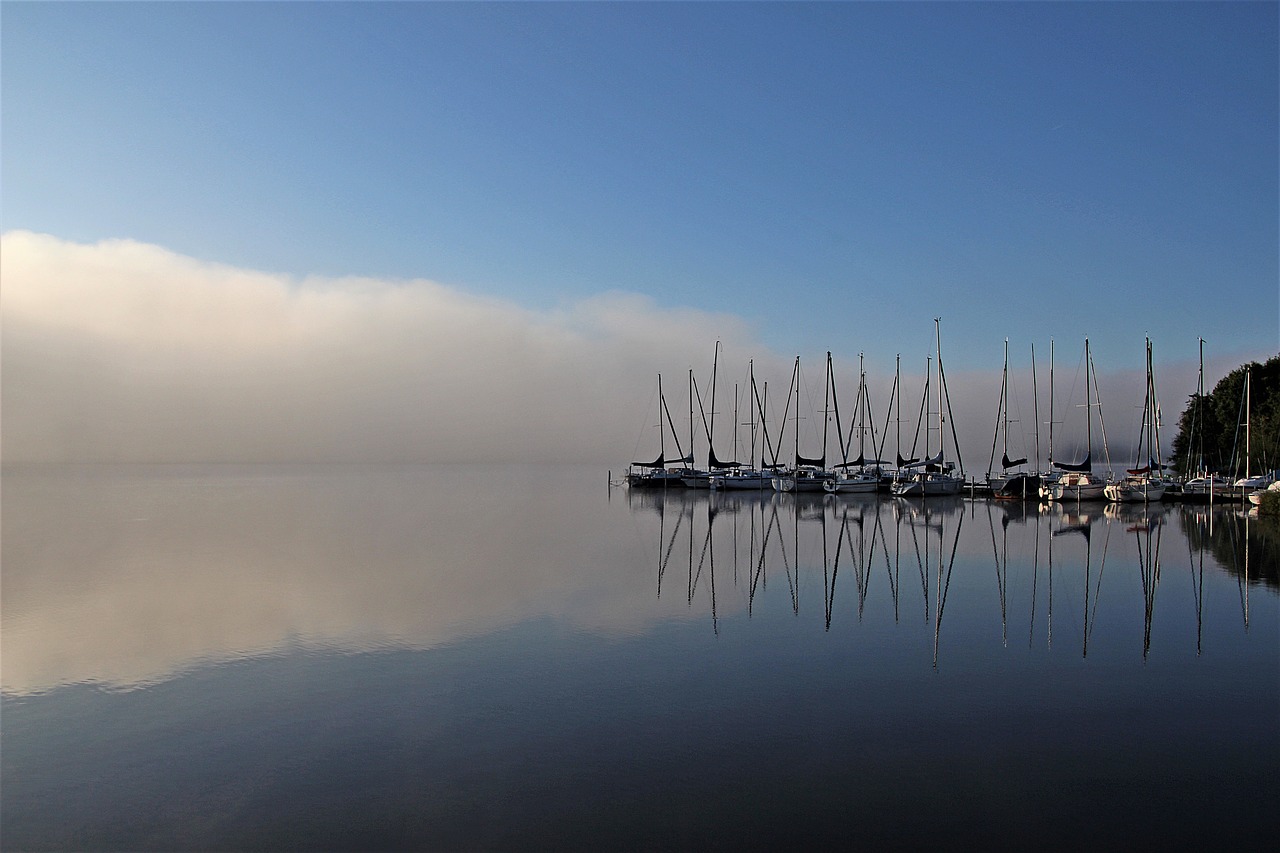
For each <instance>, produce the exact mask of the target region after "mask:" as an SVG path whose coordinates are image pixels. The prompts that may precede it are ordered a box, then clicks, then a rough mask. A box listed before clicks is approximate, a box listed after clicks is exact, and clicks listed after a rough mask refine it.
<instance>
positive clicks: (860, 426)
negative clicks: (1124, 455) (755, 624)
mask: <svg viewBox="0 0 1280 853" xmlns="http://www.w3.org/2000/svg"><path fill="white" fill-rule="evenodd" d="M934 328H935V346H936V351H935V356H936V359H935V358H934V357H930V358H929V360H928V364H927V367H926V374H925V380H924V390H923V395H922V399H921V402H920V410H919V413H918V416H917V420H916V431H915V435H914V437H913V439H912V442H911V453H910V455H909V456H908V457H905V458H904V457H903V455H902V448H903V446H904V445H903V442H902V435H901V424H902V418H901V417H900V416H899V417H897V418H896V421H895V423H896V427H897V429H896V432H897V444H898V450H897V452H896V454H895V455H896V459H895V462H894V463H893V464H891V463H890V462H889V461H888V460H886V459H885V458H884V449H885V443H886V439H887V437H888V432H889V414H888V413H889V412H892V411H893V410H894V409H895V406H896V408H897V409H898V410H899V412H900V409H901V393H900V389H901V381H900V380H901V359H900V358H899V359H898V364H897V366H896V367H895V376H894V382H893V389H892V391H891V394H890V402H889V407H888V410H887V412H886V418H885V422H884V426H883V429H882V430H881V431H880V434H879V437H878V438H877V434H876V429H875V424H874V421H873V419H872V417H871V403H870V395H869V393H868V391H867V382H866V372H865V370H864V369H863V368H862V364H861V357H859V382H858V393H857V401H856V403H855V406H854V413H853V417H851V418H850V419H849V422H848V424H847V430H846V424H845V423H844V419H843V418H842V416H841V411H840V404H839V397H838V395H837V393H836V382H835V374H834V372H833V369H832V359H831V353H829V352H828V353H827V358H826V374H825V378H824V394H823V404H822V422H823V426H822V431H821V452H820V454H819V455H817V456H806V455H804V453H802V449H801V435H800V432H801V431H800V420H801V415H800V389H801V378H800V358H799V356H797V357H796V360H795V365H794V368H793V371H792V375H791V380H790V383H789V385H788V389H787V395H786V402H785V404H784V407H783V411H782V415H781V417H780V419H778V421H777V423H778V433H777V435H776V436H774V435H772V434H771V433H770V430H769V428H768V426H767V424H768V423H769V418H768V415H769V412H768V402H769V400H768V384H767V383H764V384H763V386H760V385H757V383H756V379H755V374H754V365H753V363H749V364H748V386H749V387H748V389H747V392H746V399H747V405H748V415H749V418H750V419H749V421H746V422H740V421H739V418H740V417H741V413H740V412H739V411H738V403H737V401H738V400H739V396H738V393H737V389H736V386H735V395H734V397H735V407H734V421H735V429H734V452H733V456H734V458H733V459H731V460H728V461H724V460H721V459H720V458H718V457H717V455H716V451H715V443H714V438H713V436H714V435H716V432H715V417H716V408H715V400H716V375H717V371H718V366H719V348H720V345H719V342H718V341H717V342H716V350H715V358H714V360H713V364H712V378H711V387H710V389H709V395H710V396H709V401H708V400H704V398H703V396H702V394H701V392H700V391H699V389H698V385H697V381H696V380H695V378H694V375H693V371H692V369H691V370H690V371H689V433H688V452H687V453H686V451H685V446H684V444H683V443H682V442H681V440H680V437H679V434H678V432H677V430H676V428H675V421H674V420H673V418H672V417H671V412H670V409H669V408H668V406H667V402H666V398H665V396H664V395H663V391H662V378H661V376H659V377H658V399H659V409H660V414H659V418H660V420H659V424H658V428H659V434H660V439H659V441H660V445H661V449H660V452H659V455H658V458H657V459H655V460H654V461H652V462H633V463H632V465H631V467H630V468H629V470H628V474H627V483H628V484H629V485H631V486H632V487H636V488H646V487H648V488H653V487H657V488H669V487H684V488H695V489H696V488H706V489H716V490H768V489H772V490H774V491H778V492H826V493H830V494H875V493H888V494H892V495H894V496H897V497H904V498H927V497H936V496H947V495H958V494H961V493H962V492H965V491H968V492H970V493H971V494H977V493H978V492H981V493H983V494H990V495H991V496H992V497H995V498H997V499H1002V500H1038V501H1042V502H1046V503H1067V502H1071V503H1077V502H1083V501H1102V500H1106V501H1110V502H1113V503H1153V502H1156V501H1160V500H1162V499H1164V498H1165V496H1166V495H1173V494H1177V495H1180V496H1185V497H1186V498H1187V499H1193V500H1194V499H1198V498H1201V497H1209V498H1212V497H1213V496H1215V495H1216V496H1217V497H1218V498H1219V499H1230V498H1233V497H1234V498H1237V499H1238V498H1240V497H1242V496H1244V495H1246V494H1248V493H1250V492H1255V491H1258V490H1261V489H1264V488H1266V487H1267V486H1268V485H1270V484H1271V483H1273V482H1274V480H1275V477H1274V475H1272V476H1268V477H1262V478H1257V477H1252V476H1251V474H1250V472H1249V471H1248V460H1249V449H1248V442H1249V438H1248V421H1249V417H1248V407H1249V403H1248V393H1249V377H1248V374H1247V373H1246V379H1245V399H1244V400H1243V401H1242V410H1243V417H1244V421H1243V426H1244V428H1245V466H1246V470H1245V477H1244V478H1241V479H1240V480H1239V481H1235V480H1228V479H1225V478H1221V477H1218V476H1216V475H1213V474H1209V473H1208V472H1207V471H1202V472H1199V476H1196V477H1192V478H1190V479H1188V480H1187V481H1185V482H1178V481H1176V480H1174V478H1172V477H1171V476H1169V471H1170V470H1171V469H1170V466H1167V465H1164V464H1163V463H1162V462H1161V461H1160V460H1161V459H1162V458H1163V448H1162V447H1161V444H1160V434H1159V428H1160V406H1159V399H1158V395H1157V392H1156V383H1155V375H1154V368H1153V358H1152V345H1151V340H1150V338H1147V339H1146V347H1145V348H1146V364H1145V369H1146V386H1145V392H1144V399H1143V406H1142V420H1141V425H1140V429H1139V436H1138V441H1137V443H1136V445H1135V460H1134V463H1133V466H1132V467H1130V468H1126V469H1124V471H1123V475H1122V476H1120V477H1119V478H1116V477H1114V476H1113V475H1112V473H1111V472H1112V470H1113V469H1112V465H1111V454H1110V449H1109V446H1108V444H1107V438H1106V427H1105V424H1104V422H1103V420H1102V407H1101V402H1100V398H1101V394H1100V392H1099V388H1098V378H1097V371H1096V369H1095V367H1094V364H1093V357H1092V353H1091V351H1090V345H1089V339H1088V338H1085V341H1084V358H1083V367H1084V379H1085V381H1084V386H1085V388H1084V396H1085V404H1084V409H1085V424H1084V430H1085V445H1084V452H1083V458H1082V459H1079V461H1063V460H1062V459H1061V458H1059V457H1057V456H1055V447H1054V427H1055V425H1056V424H1058V423H1060V421H1058V420H1056V418H1055V412H1054V400H1055V395H1054V388H1053V381H1054V365H1053V359H1054V352H1053V342H1052V341H1051V342H1050V351H1049V419H1048V433H1049V440H1048V461H1049V465H1048V468H1047V469H1043V470H1032V469H1031V468H1030V467H1029V464H1028V463H1029V459H1028V456H1027V454H1026V452H1025V448H1024V451H1023V453H1022V455H1021V456H1017V457H1016V458H1011V457H1010V444H1009V436H1010V430H1009V424H1010V421H1011V418H1010V399H1011V396H1012V395H1011V389H1010V383H1009V345H1008V340H1007V339H1006V341H1005V357H1004V370H1003V373H1002V376H1001V388H1000V403H999V410H998V413H997V421H996V427H995V430H994V433H993V440H992V449H991V460H990V463H989V465H988V469H987V474H986V477H985V480H983V481H979V480H977V479H974V480H967V479H966V477H965V472H964V465H963V461H962V459H961V457H960V450H959V441H958V438H957V435H956V429H955V422H954V419H953V418H952V417H951V402H950V394H949V391H948V389H947V380H946V372H945V370H944V368H943V362H942V332H941V323H940V321H939V320H937V319H935V320H934ZM1203 343H1204V342H1203V340H1202V341H1201V369H1200V394H1199V396H1200V397H1201V398H1202V397H1203V382H1204V379H1203V375H1204V368H1203V363H1204V361H1203ZM935 361H936V365H935ZM1031 370H1032V381H1033V383H1034V381H1035V376H1036V371H1035V348H1034V346H1033V347H1032V350H1031ZM1033 396H1034V398H1035V403H1034V405H1035V409H1036V411H1035V420H1036V431H1035V435H1036V438H1035V443H1036V449H1035V456H1036V458H1037V459H1039V458H1040V448H1039V424H1040V413H1039V395H1038V392H1036V391H1035V390H1034V389H1033ZM707 402H709V403H710V414H709V415H708V411H707V406H706V405H705V404H706V403H707ZM695 407H696V410H697V411H696V414H695ZM1095 420H1096V421H1097V426H1098V429H1099V432H1100V434H1101V438H1102V449H1103V452H1104V456H1105V460H1106V464H1105V473H1103V474H1099V473H1097V472H1095V470H1094V461H1093V448H1094V422H1095ZM699 422H700V423H701V425H702V427H703V431H704V434H705V439H706V447H707V467H705V468H698V467H697V466H696V464H695V456H694V451H693V446H694V439H695V435H694V429H695V424H696V423H699ZM833 422H834V427H835V435H836V439H837V441H836V444H837V445H838V452H839V461H835V462H832V461H830V460H829V455H830V449H829V448H830V441H829V436H830V432H831V430H830V428H831V426H832V423H833ZM736 425H743V426H746V425H749V426H750V428H751V443H750V448H749V450H748V460H749V461H747V462H740V461H738V460H737V458H736V457H737V456H738V450H739V448H738V446H737V438H738V431H737V426H736ZM788 425H791V427H792V435H791V444H792V447H791V460H792V461H791V462H790V463H786V462H783V461H781V457H782V455H783V445H784V443H785V442H786V438H787V436H786V431H787V428H788ZM855 432H856V433H857V440H856V442H855V440H854V433H855ZM667 435H670V436H671V438H672V440H673V441H674V443H675V445H676V451H677V455H676V456H675V457H668V456H667V448H666V436H667ZM868 435H870V447H869V448H868V442H867V438H868ZM922 435H923V453H922V454H921V455H919V456H917V455H916V451H917V450H918V449H919V448H920V447H921V437H922ZM935 435H936V441H935V439H934V436H935ZM948 435H949V437H950V441H949V442H948ZM1001 442H1003V443H1002V444H1001ZM855 444H856V448H855ZM998 444H1000V446H1001V450H1002V453H1001V457H1000V460H999V464H998V465H997V463H996V458H995V454H996V449H997V445H998ZM855 449H856V451H857V456H856V457H855V456H853V453H854V450H855ZM869 450H870V455H868V451H869ZM1255 502H1256V501H1255Z"/></svg>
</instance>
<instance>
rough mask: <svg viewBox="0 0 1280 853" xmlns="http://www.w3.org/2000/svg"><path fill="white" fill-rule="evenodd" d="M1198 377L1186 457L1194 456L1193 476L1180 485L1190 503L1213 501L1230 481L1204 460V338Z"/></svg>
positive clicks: (1189, 466) (1190, 466)
mask: <svg viewBox="0 0 1280 853" xmlns="http://www.w3.org/2000/svg"><path fill="white" fill-rule="evenodd" d="M1199 340H1200V375H1199V378H1198V379H1197V381H1196V396H1195V420H1194V421H1193V423H1192V442H1191V445H1192V447H1191V449H1190V450H1188V456H1189V457H1190V456H1192V455H1193V454H1194V459H1189V460H1188V464H1187V469H1188V474H1194V475H1195V476H1193V477H1191V478H1190V479H1188V480H1187V481H1186V482H1185V483H1183V484H1182V499H1183V500H1191V501H1200V500H1209V501H1210V502H1212V501H1213V498H1214V496H1215V495H1222V494H1225V493H1227V492H1229V491H1230V489H1231V480H1230V479H1229V478H1227V477H1223V476H1220V475H1219V474H1215V473H1213V472H1211V471H1210V470H1209V467H1208V465H1207V464H1206V462H1205V458H1204V432H1205V427H1204V410H1205V405H1206V401H1205V396H1204V338H1200V339H1199Z"/></svg>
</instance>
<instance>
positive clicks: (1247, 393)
mask: <svg viewBox="0 0 1280 853" xmlns="http://www.w3.org/2000/svg"><path fill="white" fill-rule="evenodd" d="M1252 380H1253V366H1252V365H1250V366H1249V367H1246V368H1245V369H1244V478H1245V479H1246V480H1248V479H1249V477H1250V469H1249V421H1250V420H1252V419H1253V418H1252V413H1253V398H1252V395H1253V389H1252V385H1253V382H1252Z"/></svg>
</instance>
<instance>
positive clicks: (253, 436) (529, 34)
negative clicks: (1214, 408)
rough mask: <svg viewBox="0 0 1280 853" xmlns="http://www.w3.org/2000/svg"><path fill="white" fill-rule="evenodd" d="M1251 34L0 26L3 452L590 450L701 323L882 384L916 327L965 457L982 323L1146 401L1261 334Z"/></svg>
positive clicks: (1261, 169)
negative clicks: (966, 415) (1090, 360)
mask: <svg viewBox="0 0 1280 853" xmlns="http://www.w3.org/2000/svg"><path fill="white" fill-rule="evenodd" d="M1278 19H1280V5H1278V4H1276V3H1271V2H1268V3H1186V4H1178V3H1116V4H1107V3H1067V4H1057V3H1025V4H1024V3H989V4H976V3H948V4H932V3H825V4H800V3H788V4H782V3H779V4H772V3H753V4H734V3H692V4H680V3H661V4H658V3H654V4H650V3H629V4H615V3H597V4H589V3H588V4H576V3H563V4H562V3H548V4H502V3H484V4H472V3H430V4H427V3H395V4H375V3H356V4H344V3H324V4H318V3H288V4H274V3H271V4H268V3H235V4H213V3H211V4H201V3H181V4H178V3H171V4H170V3H145V4H130V3H111V4H78V3H59V4H48V3H20V2H19V3H15V2H6V3H4V7H3V17H2V18H0V23H2V25H3V26H2V29H0V39H2V44H0V47H2V48H3V49H2V50H0V109H2V110H3V113H2V119H3V124H2V133H3V136H2V137H0V144H2V146H3V158H2V160H0V163H2V165H0V170H2V171H0V180H2V183H0V186H2V187H3V205H2V207H0V216H2V220H0V227H2V228H3V231H4V233H5V237H4V244H3V255H2V256H0V276H3V280H2V283H3V291H2V295H0V299H2V300H3V301H2V302H0V308H2V309H3V322H4V328H3V335H4V336H3V371H4V374H3V380H4V383H3V394H4V399H3V403H4V408H3V417H4V422H3V427H4V431H3V435H4V447H3V449H4V456H5V459H6V460H15V459H19V458H120V459H137V458H148V457H153V458H183V457H190V458H196V459H217V458H235V459H250V460H253V459H273V458H329V457H333V456H344V457H350V458H473V457H476V456H483V455H485V454H486V453H488V452H490V451H491V450H492V449H494V448H501V452H502V453H509V454H515V455H518V456H529V457H537V458H556V457H559V456H564V455H575V454H577V455H585V456H590V457H591V458H597V459H617V460H619V461H623V462H625V461H627V459H628V458H629V457H630V456H631V455H632V453H633V450H635V448H636V446H637V445H638V444H639V445H643V442H642V441H639V440H638V439H637V435H638V434H639V431H640V426H641V425H642V423H643V418H644V417H645V401H646V399H648V398H649V397H650V396H651V395H652V386H653V384H654V381H655V378H656V374H657V372H659V371H662V372H663V374H664V379H665V380H667V381H670V383H671V384H672V385H675V386H676V387H677V388H680V389H681V390H683V387H684V386H683V385H681V384H680V383H681V382H682V381H683V380H684V377H685V372H686V371H687V370H688V368H689V367H691V366H692V367H693V368H694V369H695V370H696V371H697V372H698V375H699V381H700V383H705V382H706V381H707V380H708V379H709V375H708V374H709V369H710V360H711V352H712V347H713V346H714V342H715V340H716V339H721V340H724V341H725V342H726V345H725V346H726V349H725V352H724V354H723V356H722V365H724V366H725V367H724V368H723V369H724V370H725V372H724V373H722V374H721V379H722V382H725V381H727V382H730V383H731V382H732V381H742V379H743V377H745V374H746V359H747V358H750V357H755V358H756V359H757V364H758V365H761V366H763V367H764V368H766V370H767V371H768V372H770V375H769V377H768V378H769V379H770V381H771V383H773V384H772V385H771V388H779V387H780V386H782V385H785V382H786V380H787V378H788V377H789V374H788V372H787V371H788V368H789V364H790V360H791V359H792V358H794V356H795V355H796V354H801V355H802V356H803V357H804V359H805V360H806V365H807V366H806V371H807V373H808V381H809V382H810V383H811V384H812V383H817V384H819V386H820V383H821V366H820V363H819V360H820V359H821V357H822V355H823V354H824V353H825V352H826V351H827V350H832V351H833V352H834V353H835V354H836V357H837V358H838V359H840V360H841V370H842V371H844V378H843V379H842V382H843V383H845V384H844V386H843V388H844V389H847V390H842V393H848V394H850V395H851V394H852V390H853V388H852V383H853V381H854V380H853V379H851V378H850V376H851V374H850V371H852V370H854V369H855V366H856V362H857V356H858V353H859V352H865V353H866V356H867V369H868V371H869V372H870V373H871V374H872V376H873V381H874V382H875V383H877V387H878V388H879V389H880V399H881V400H884V399H885V398H886V397H887V393H885V389H887V384H886V382H887V381H891V378H892V377H891V375H890V374H891V372H892V370H893V364H894V357H895V355H897V354H899V353H901V354H902V356H903V359H904V370H910V371H911V372H912V373H913V374H914V375H915V376H914V378H913V380H912V381H913V382H914V383H915V384H913V385H910V386H909V388H910V389H911V390H910V391H909V392H908V393H907V396H908V398H915V397H916V396H917V395H918V390H915V389H918V388H919V378H918V375H919V374H920V373H921V372H922V369H923V364H924V360H925V357H926V356H927V355H928V354H929V353H930V351H931V349H932V346H933V318H934V317H939V316H940V317H942V318H943V336H944V338H943V340H944V355H945V358H946V359H947V366H948V370H949V373H950V376H949V378H950V379H952V380H953V381H954V382H955V383H957V387H958V388H967V389H968V391H964V392H962V393H961V394H960V395H959V396H961V397H962V398H963V399H962V401H957V400H956V399H955V396H954V393H953V403H957V402H961V404H962V405H963V406H966V407H968V409H971V417H970V419H969V420H970V423H969V424H968V425H966V431H967V432H969V433H972V435H973V444H974V447H973V450H972V451H970V450H966V453H967V454H968V455H969V456H970V457H971V458H972V457H973V456H977V455H981V456H982V463H983V465H981V466H977V467H985V459H986V450H987V448H986V447H982V445H983V443H984V440H983V436H984V435H985V436H986V438H985V443H986V444H987V445H988V447H989V443H990V431H991V425H992V421H993V419H994V406H995V403H996V398H997V397H998V392H999V388H998V384H996V383H998V372H999V370H1000V366H1001V353H1002V349H1003V341H1004V338H1006V337H1008V338H1010V339H1011V344H1010V346H1011V359H1012V360H1013V361H1014V363H1015V365H1016V367H1017V369H1020V370H1025V368H1026V367H1027V366H1028V364H1029V350H1030V346H1031V344H1032V343H1034V344H1035V345H1036V347H1037V358H1038V363H1039V364H1040V365H1041V369H1042V370H1043V365H1044V364H1045V361H1046V360H1047V349H1048V342H1049V339H1050V338H1051V337H1052V338H1054V339H1056V341H1057V342H1058V347H1059V356H1060V358H1061V359H1062V362H1063V363H1068V364H1069V366H1068V368H1067V369H1073V368H1074V365H1075V362H1076V360H1077V359H1078V355H1079V349H1080V346H1081V344H1082V342H1083V339H1084V337H1085V336H1086V335H1088V336H1090V338H1091V340H1092V341H1093V343H1094V345H1095V356H1096V358H1097V359H1098V363H1099V368H1100V369H1101V370H1102V371H1103V373H1104V378H1103V383H1104V386H1103V393H1104V397H1106V396H1107V395H1108V393H1109V392H1110V393H1111V394H1112V395H1114V397H1115V400H1114V401H1113V400H1112V399H1108V400H1107V403H1108V405H1109V406H1113V407H1114V408H1115V409H1117V410H1121V411H1123V413H1124V414H1123V418H1121V419H1120V420H1121V422H1122V423H1126V420H1125V419H1129V420H1131V419H1132V417H1131V415H1132V410H1133V408H1134V404H1135V403H1137V402H1140V396H1139V397H1138V398H1137V399H1131V396H1134V394H1133V392H1132V389H1131V385H1132V382H1131V380H1132V378H1133V377H1132V375H1127V376H1121V372H1127V373H1128V374H1132V373H1133V372H1136V371H1139V370H1140V369H1141V367H1142V363H1143V362H1142V360H1143V336H1144V334H1150V335H1151V336H1152V338H1153V339H1154V341H1155V347H1156V358H1157V363H1158V364H1159V365H1160V366H1161V371H1162V373H1161V376H1162V391H1163V392H1164V394H1165V401H1166V406H1167V407H1168V408H1173V409H1180V408H1181V404H1182V402H1183V401H1184V400H1185V397H1186V394H1187V393H1190V392H1191V391H1193V390H1194V371H1195V360H1196V356H1197V338H1198V337H1201V336H1203V337H1204V338H1206V339H1207V340H1208V341H1209V344H1208V353H1209V355H1210V358H1211V359H1212V364H1213V367H1212V371H1211V375H1210V376H1209V377H1208V381H1209V382H1210V383H1212V382H1213V381H1216V380H1217V379H1218V378H1219V377H1220V376H1221V375H1222V373H1223V372H1225V370H1227V369H1229V368H1230V367H1233V366H1235V365H1237V364H1239V363H1240V362H1242V361H1244V360H1246V359H1248V358H1265V357H1266V356H1267V355H1270V354H1274V353H1275V352H1276V351H1277V350H1278V349H1280V213H1278V211H1280V179H1278V173H1280V166H1278V163H1280V142H1278V139H1280V135H1278V127H1280V118H1278V104H1280V85H1278V81H1280V62H1278V56H1280V39H1278V35H1277V21H1278ZM726 375H727V376H729V377H730V378H729V379H727V380H726V379H725V378H724V377H725V376H726ZM993 376H994V377H995V379H994V381H993V378H992V377H993ZM966 377H967V378H968V380H969V381H970V384H969V385H967V386H966V385H964V382H965V379H966ZM1108 377H1114V379H1113V381H1112V382H1111V383H1110V384H1108ZM1043 381H1044V379H1043V376H1042V377H1041V382H1042V383H1043ZM1067 381H1069V380H1067ZM721 387H722V388H724V387H726V386H725V385H721ZM1041 390H1042V393H1043V388H1042V389H1041ZM820 393H821V392H820V389H819V390H818V391H817V394H818V395H819V396H820ZM1022 393H1023V394H1024V395H1028V396H1029V394H1030V381H1029V378H1025V377H1024V379H1023V380H1022ZM1136 393H1137V395H1140V393H1141V391H1140V382H1139V383H1138V391H1137V392H1136ZM720 405H721V407H722V408H724V407H725V405H726V403H725V402H724V401H722V402H721V404H720ZM1108 414H1110V411H1109V412H1108ZM686 417H687V415H686ZM960 419H961V415H960V413H959V412H957V421H960ZM1171 419H1172V418H1171V414H1170V413H1169V412H1166V420H1171ZM685 426H687V423H686V424H685ZM682 428H683V427H682ZM1127 428H1128V427H1127V426H1124V427H1118V428H1117V431H1118V432H1119V431H1121V430H1123V429H1127ZM648 450H649V447H648V446H647V445H644V450H643V452H644V453H648ZM979 450H981V453H979V452H978V451H979ZM966 462H967V463H969V467H975V466H974V465H973V462H972V461H970V459H966Z"/></svg>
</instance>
